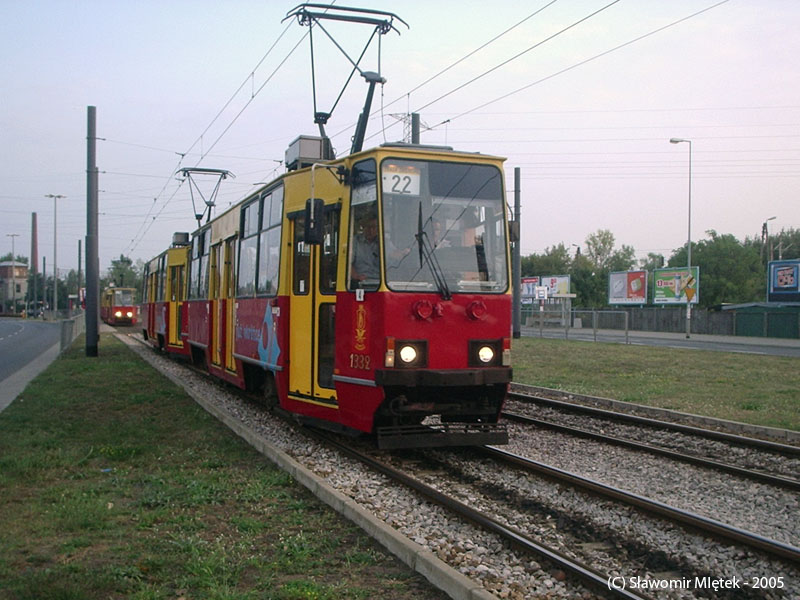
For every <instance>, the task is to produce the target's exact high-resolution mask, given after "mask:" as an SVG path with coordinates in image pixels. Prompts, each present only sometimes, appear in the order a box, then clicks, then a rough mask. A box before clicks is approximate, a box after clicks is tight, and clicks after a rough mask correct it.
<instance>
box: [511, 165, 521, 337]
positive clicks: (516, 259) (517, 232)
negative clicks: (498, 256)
mask: <svg viewBox="0 0 800 600" xmlns="http://www.w3.org/2000/svg"><path fill="white" fill-rule="evenodd" d="M520 180H521V177H520V169H519V167H514V238H515V239H514V253H513V254H512V255H511V298H512V304H513V315H512V317H513V318H512V334H511V335H512V337H513V338H515V339H518V338H519V337H520V335H522V332H521V330H522V298H521V297H520V296H521V294H522V290H521V289H520V282H521V281H522V262H521V260H522V258H521V256H520V238H521V237H522V235H521V229H522V227H521V225H520V220H519V213H520V193H521V192H520V189H519V187H520Z"/></svg>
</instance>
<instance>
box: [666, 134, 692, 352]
mask: <svg viewBox="0 0 800 600" xmlns="http://www.w3.org/2000/svg"><path fill="white" fill-rule="evenodd" d="M682 142H686V143H687V144H689V233H688V241H687V243H686V270H687V271H688V273H687V274H686V279H687V282H688V280H689V279H690V278H691V276H692V140H685V139H683V138H670V140H669V143H670V144H680V143H682ZM687 287H688V283H687ZM684 290H685V291H686V337H687V338H688V337H689V334H690V332H691V324H692V301H691V300H690V299H689V293H688V290H686V288H684ZM676 291H677V290H676Z"/></svg>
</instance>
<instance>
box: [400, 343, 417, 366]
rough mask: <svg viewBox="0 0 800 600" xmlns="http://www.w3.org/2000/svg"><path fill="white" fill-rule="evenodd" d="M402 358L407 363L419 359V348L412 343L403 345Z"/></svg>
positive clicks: (401, 349)
mask: <svg viewBox="0 0 800 600" xmlns="http://www.w3.org/2000/svg"><path fill="white" fill-rule="evenodd" d="M400 360H402V361H403V363H405V364H407V365H410V364H412V363H413V362H414V361H416V360H417V349H416V348H414V346H411V345H407V346H402V347H401V348H400Z"/></svg>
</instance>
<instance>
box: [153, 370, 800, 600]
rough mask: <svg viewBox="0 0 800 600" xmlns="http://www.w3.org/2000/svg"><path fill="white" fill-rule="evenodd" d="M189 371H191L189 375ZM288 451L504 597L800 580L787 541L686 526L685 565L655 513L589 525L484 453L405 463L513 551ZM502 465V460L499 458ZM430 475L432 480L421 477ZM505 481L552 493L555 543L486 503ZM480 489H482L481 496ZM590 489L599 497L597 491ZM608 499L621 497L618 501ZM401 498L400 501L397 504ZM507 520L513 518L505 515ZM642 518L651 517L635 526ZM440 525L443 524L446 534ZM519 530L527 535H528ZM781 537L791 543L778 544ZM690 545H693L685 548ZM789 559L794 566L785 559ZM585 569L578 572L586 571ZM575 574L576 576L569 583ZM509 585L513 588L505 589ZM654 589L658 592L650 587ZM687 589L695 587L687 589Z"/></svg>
mask: <svg viewBox="0 0 800 600" xmlns="http://www.w3.org/2000/svg"><path fill="white" fill-rule="evenodd" d="M166 362H167V363H171V366H172V367H179V365H178V364H176V363H174V362H173V361H166ZM192 377H196V376H195V375H192ZM202 379H203V380H204V383H205V382H206V381H207V378H205V377H204V378H202ZM208 384H209V386H210V387H214V386H211V382H210V381H208ZM220 394H222V395H229V394H230V390H226V391H224V392H219V393H218V392H214V393H213V395H214V396H215V397H216V396H218V395H220ZM218 401H219V400H216V399H215V400H214V402H218ZM223 402H224V403H225V404H226V406H227V408H226V410H228V411H230V412H231V413H233V414H236V415H237V416H238V417H237V418H241V420H242V422H243V423H246V424H247V426H248V427H254V428H256V429H270V430H271V429H272V428H273V427H274V423H273V421H275V419H272V418H271V417H269V416H268V415H266V414H265V413H264V411H261V410H259V409H258V408H257V407H255V406H252V405H242V403H241V398H239V399H238V400H233V401H231V402H230V403H228V402H227V401H223ZM265 435H268V436H269V438H270V439H271V440H278V439H280V440H282V439H283V438H284V436H286V437H293V435H294V434H291V435H290V434H285V433H279V434H275V433H269V434H265ZM280 443H281V445H283V444H284V443H283V441H281V442H280ZM348 445H349V444H348ZM285 451H287V452H289V453H290V454H291V455H293V456H295V457H296V459H297V460H300V461H302V462H303V463H305V464H307V466H308V468H310V469H312V470H314V471H315V472H316V473H318V474H319V475H320V476H322V477H324V478H326V479H327V480H328V481H329V482H330V484H331V485H334V486H335V487H337V489H341V490H342V491H343V493H345V494H346V495H348V496H350V497H352V498H353V499H354V500H356V501H357V502H359V503H361V504H363V505H364V506H366V507H368V508H369V510H370V511H372V512H374V513H375V514H376V515H379V516H380V517H381V518H383V519H384V520H386V521H387V522H388V523H390V524H391V525H392V526H393V527H395V528H397V529H398V530H399V531H403V532H404V533H405V535H406V536H408V537H409V538H410V539H415V541H417V543H421V544H423V546H428V548H429V549H430V551H431V552H434V553H435V554H436V555H437V556H439V557H440V558H442V560H447V561H448V562H451V561H452V562H451V564H452V565H453V566H454V568H458V569H460V570H461V571H462V572H463V573H465V574H469V575H470V576H471V577H476V576H477V580H479V581H480V580H481V579H482V578H484V579H485V578H487V577H488V579H486V581H488V582H489V583H488V584H487V589H490V590H492V591H495V590H498V589H505V590H511V591H510V592H506V593H508V594H509V595H507V597H510V598H525V597H531V596H530V594H531V592H529V591H527V590H529V589H537V591H536V592H535V593H534V595H537V594H542V590H541V588H529V587H527V586H530V585H534V584H532V583H530V580H531V579H532V578H533V577H536V579H537V582H541V581H542V580H543V579H544V580H549V579H553V580H554V581H555V587H554V588H547V589H546V590H545V591H548V590H549V591H552V592H554V593H556V590H557V589H561V588H562V587H563V586H565V585H569V586H570V587H569V588H568V589H571V590H573V591H572V592H569V591H568V592H566V595H564V594H565V592H564V591H563V590H562V591H559V592H558V593H556V595H554V596H553V597H578V596H580V595H581V594H583V593H584V592H577V591H576V589H577V590H580V589H593V590H595V591H594V592H593V594H597V595H601V596H603V597H606V596H612V595H613V596H615V597H629V598H631V597H633V598H635V597H647V595H646V591H645V593H640V592H641V590H638V591H637V590H631V589H629V590H628V591H627V593H623V594H618V592H619V591H622V592H624V591H625V590H614V589H609V582H610V581H612V580H614V581H617V580H619V578H620V577H623V576H626V575H627V574H630V573H641V574H643V576H644V577H645V578H663V577H678V575H676V573H681V574H682V575H680V577H683V578H689V577H691V576H692V575H691V574H692V573H695V574H697V575H696V576H698V577H711V576H713V575H715V574H723V575H730V574H733V573H735V574H739V575H742V576H743V577H744V576H748V575H753V576H755V575H758V574H760V575H764V574H770V573H781V574H783V573H785V572H787V569H789V571H788V572H790V573H794V575H792V577H793V578H794V579H795V580H796V579H800V577H798V572H797V569H796V563H797V558H796V549H793V548H789V549H788V551H787V550H786V549H784V550H785V552H784V554H783V555H781V556H782V557H781V558H758V557H760V556H766V553H767V552H768V550H767V549H765V547H764V546H762V547H761V548H760V549H758V550H754V551H752V553H751V551H749V550H746V549H742V544H743V543H745V542H743V541H737V542H736V543H735V544H732V543H727V542H723V543H720V542H713V541H711V540H708V539H705V536H704V535H702V534H700V535H697V534H696V533H686V534H683V535H687V536H689V537H690V538H691V539H692V541H690V542H682V541H679V542H677V547H678V548H686V550H685V551H686V553H687V554H689V555H691V557H692V558H691V559H690V558H687V559H686V563H687V564H683V562H682V561H683V559H682V558H681V553H682V552H683V550H678V551H677V552H676V551H674V550H666V549H665V550H661V549H660V548H659V545H660V544H662V543H664V544H665V545H666V543H665V542H664V537H662V536H668V535H671V534H670V532H669V531H668V529H669V527H667V528H666V529H665V530H662V529H661V527H662V525H651V524H649V523H650V519H651V518H652V517H649V516H647V517H633V518H625V520H624V521H623V522H622V524H621V525H620V524H618V523H617V522H615V521H613V519H611V520H610V521H609V522H610V523H611V524H606V525H598V526H597V527H596V528H593V527H594V526H592V525H591V521H592V520H593V519H595V517H594V516H587V514H580V512H575V510H578V509H575V508H573V507H572V506H568V507H563V506H561V504H560V503H561V502H562V500H563V499H564V497H565V496H570V497H571V496H572V495H573V492H571V491H570V492H567V488H568V487H569V488H570V489H571V488H572V486H571V485H569V486H568V485H567V484H566V483H563V482H562V483H555V484H552V483H549V484H547V485H545V484H543V483H538V482H539V477H538V476H537V477H536V478H535V480H533V481H530V482H528V476H527V475H516V476H515V475H505V476H504V477H503V479H502V480H498V481H496V480H495V478H494V472H495V471H497V470H498V467H497V463H496V461H495V459H491V461H490V462H486V461H489V459H478V460H476V459H475V457H474V454H471V456H472V458H467V459H466V460H465V461H462V465H463V466H461V467H457V468H456V467H454V466H452V465H449V464H445V467H444V469H443V470H442V469H437V468H436V463H437V462H441V461H445V460H446V459H448V458H447V457H451V456H453V455H455V454H460V453H456V452H454V451H439V452H438V453H437V452H435V451H432V454H428V453H427V452H426V456H424V457H423V458H422V459H420V460H418V461H417V462H416V466H415V465H414V464H412V466H411V469H412V472H414V475H415V477H414V479H417V477H416V476H417V475H419V476H420V477H419V479H422V480H423V481H422V482H421V483H422V484H424V485H427V486H428V487H429V488H431V489H432V490H433V492H431V493H432V494H433V495H437V494H439V495H444V496H456V497H457V499H459V500H457V501H458V502H460V504H461V505H462V507H463V508H464V514H463V515H462V516H461V517H460V518H462V519H466V520H467V521H469V522H471V523H477V522H481V521H483V524H485V525H486V526H487V527H491V528H494V529H497V530H498V531H499V530H502V529H507V530H508V537H507V538H505V539H509V540H510V541H508V542H507V543H508V544H511V545H513V547H514V548H515V549H516V550H515V551H514V552H512V551H511V550H503V549H502V548H501V547H500V546H497V545H496V542H491V541H487V540H486V539H484V538H481V537H480V535H481V534H477V533H469V532H468V531H466V530H467V529H468V528H467V527H466V526H465V525H461V526H459V525H457V524H454V522H453V521H452V520H453V519H454V517H447V516H445V514H443V513H434V512H432V511H431V509H430V508H428V507H427V506H426V505H425V504H420V501H419V500H413V499H406V500H397V498H399V497H403V496H404V495H409V494H411V495H412V496H413V495H416V494H420V493H421V492H420V491H415V492H414V493H413V494H412V493H411V492H408V491H406V492H402V491H399V490H397V489H395V488H396V486H397V485H401V484H395V485H392V484H389V483H388V482H387V481H385V480H381V479H380V476H378V475H373V474H370V473H368V471H369V472H371V469H372V468H371V467H370V468H369V469H368V471H360V470H359V469H358V468H357V467H355V466H349V461H348V459H346V458H343V457H341V454H340V451H339V450H335V451H334V450H322V449H320V447H318V444H316V443H310V442H308V441H290V442H286V444H285ZM334 452H335V454H334ZM405 454H406V453H403V452H399V453H392V454H386V453H384V454H383V455H382V456H384V457H386V456H388V457H389V458H391V459H392V460H394V459H395V458H397V459H398V460H400V459H402V458H403V457H404V456H405ZM437 457H438V458H437ZM441 457H445V458H441ZM364 468H366V467H364ZM462 469H464V470H467V471H469V470H470V469H471V470H472V471H471V475H470V474H468V478H469V477H472V478H473V479H474V480H475V481H476V482H481V483H480V486H479V487H480V489H478V490H476V491H474V492H463V491H462V492H459V491H456V493H455V494H453V493H451V491H452V490H449V489H448V488H450V487H453V488H454V489H457V488H458V486H459V484H457V483H447V482H446V481H445V477H444V475H443V474H442V473H446V474H448V475H449V474H450V473H451V472H455V471H459V470H462ZM401 470H402V469H401ZM503 470H507V469H506V468H505V467H503ZM431 478H432V479H433V481H429V480H428V479H431ZM542 479H550V480H552V479H553V477H552V474H550V475H548V476H547V477H544V478H542ZM426 480H427V481H426ZM508 481H511V482H515V481H520V482H522V483H526V482H527V483H530V485H531V489H536V490H539V489H540V488H541V489H544V488H549V489H550V491H549V492H547V493H548V494H550V495H551V497H552V498H553V499H554V500H553V502H555V503H556V504H554V505H552V506H554V507H555V509H554V511H553V513H552V516H548V515H544V516H541V519H540V520H543V522H544V523H545V528H549V531H550V533H551V534H552V536H554V537H553V539H555V540H556V542H555V543H552V540H551V539H550V538H547V537H545V538H544V539H543V541H537V539H538V535H537V534H535V533H533V529H531V528H529V527H528V526H527V522H528V517H527V516H518V517H509V516H508V513H510V510H509V509H507V508H502V507H501V508H498V507H494V508H491V503H492V502H495V500H497V499H500V498H509V497H513V496H516V495H518V494H521V493H522V492H517V491H515V490H513V489H512V488H510V487H508V485H509V484H508V483H507V482H508ZM405 486H406V483H403V484H402V485H401V487H403V488H404V487H405ZM482 498H483V499H482ZM486 498H488V500H487V499H486ZM595 498H597V497H596V496H595ZM582 502H583V505H584V506H585V507H588V509H587V510H589V511H600V510H603V511H605V510H606V509H605V508H604V507H602V505H603V504H604V503H606V502H607V501H605V500H599V499H595V500H591V499H589V500H584V501H582ZM614 502H616V503H617V504H618V501H614ZM487 503H488V504H487ZM612 504H613V502H612ZM398 506H400V507H401V508H399V509H398V508H397V507H398ZM409 506H410V507H411V508H410V509H409V508H408V507H409ZM484 508H489V510H484ZM614 510H617V511H621V512H625V511H627V510H633V509H626V508H617V509H614ZM448 511H449V509H448ZM481 512H488V513H489V514H488V515H484V516H483V517H481V516H480V515H479V514H478V513H481ZM520 515H525V513H524V511H523V512H522V513H520ZM509 519H510V520H511V523H509ZM663 519H664V517H660V518H659V519H654V520H653V523H657V522H658V521H659V520H660V521H662V522H663ZM516 520H519V521H520V523H521V524H520V525H519V526H518V527H515V526H514V525H515V524H516V523H514V521H516ZM640 520H641V521H643V522H646V523H648V524H646V525H642V524H641V523H640ZM448 522H449V523H450V524H449V525H448V524H447V523H448ZM568 522H575V523H576V524H577V525H576V526H575V527H576V530H578V532H580V531H583V535H582V536H581V535H578V537H570V538H569V539H568V540H567V541H566V542H559V541H558V540H559V538H560V537H562V536H566V535H570V536H571V535H572V534H571V533H566V532H567V530H570V529H571V526H568V524H567V523H568ZM547 523H549V525H547ZM429 527H432V528H433V529H434V531H428V528H429ZM603 527H606V529H603ZM631 527H633V528H636V527H639V528H640V529H642V528H644V529H646V530H647V529H651V530H652V531H648V535H650V537H651V540H650V541H649V542H647V541H642V539H639V540H638V541H628V540H627V535H628V533H627V529H629V528H631ZM682 527H685V526H682ZM695 527H696V526H695V525H691V526H690V530H691V531H695ZM587 528H588V529H587ZM443 530H444V531H445V533H443ZM587 531H588V533H587ZM483 535H489V534H483ZM498 535H501V534H500V533H498V532H494V531H493V533H492V534H491V536H498ZM576 535H577V534H576ZM450 536H453V538H452V540H453V541H450V539H451V537H450ZM762 537H763V536H762ZM465 538H466V541H465ZM525 538H530V539H528V540H525ZM534 538H537V539H534ZM632 539H633V538H632ZM576 540H577V541H576ZM522 544H526V545H529V546H530V547H531V548H532V549H531V550H525V551H522V550H520V547H521V545H522ZM669 545H670V546H672V547H676V542H674V541H673V542H670V544H669ZM475 546H477V547H478V548H485V549H488V550H484V551H482V552H485V554H480V555H479V556H477V557H475V558H474V559H471V563H468V562H465V561H464V560H463V559H464V555H465V554H466V555H471V554H472V553H474V552H477V551H475V550H472V548H474V547H475ZM537 546H538V548H537ZM617 546H621V547H623V548H624V550H625V552H626V554H624V555H623V557H622V558H620V559H619V560H618V561H617V559H614V558H613V557H614V556H616V554H617V551H618V549H617ZM784 546H790V545H788V544H784ZM533 548H537V551H536V554H534V556H535V558H534V560H533V561H532V560H531V559H530V558H529V559H528V562H527V563H526V561H525V559H524V558H517V556H518V555H519V553H520V552H524V553H525V554H528V553H529V552H534V550H533ZM574 548H579V550H580V552H577V553H576V552H573V549H574ZM690 548H691V550H689V549H690ZM698 548H699V549H698ZM737 548H739V549H737ZM576 554H577V555H576ZM562 555H563V556H562ZM528 556H530V554H528ZM707 556H712V557H713V558H712V559H709V560H712V562H711V563H710V564H708V563H706V562H705V561H706V557H707ZM544 557H547V558H544ZM562 558H566V560H567V561H571V562H572V563H573V566H567V564H563V565H562V564H561V563H560V562H556V561H559V560H561V559H562ZM535 561H540V562H541V563H543V564H548V565H553V566H550V567H547V568H545V569H544V573H541V571H537V573H538V574H537V575H535V576H534V575H532V574H531V571H530V570H529V569H530V568H531V567H530V565H535V564H536V562H535ZM608 561H610V562H608ZM615 561H617V562H615ZM470 564H471V566H470ZM484 565H487V566H488V569H489V570H488V571H483V570H481V569H484ZM492 565H496V566H492ZM508 565H512V566H513V572H512V571H509V568H508ZM514 565H516V566H514ZM754 565H755V566H754ZM787 565H791V566H789V567H787ZM537 569H538V567H537ZM554 571H555V572H558V571H564V573H565V574H566V575H565V578H566V581H563V580H562V579H561V578H558V577H554V576H553V572H554ZM584 572H585V575H584V574H583V573H584ZM584 577H586V579H584ZM604 577H605V579H604ZM573 581H574V583H571V582H573ZM585 582H590V583H585ZM508 585H511V586H512V587H510V588H509V587H508ZM575 586H577V587H575ZM612 587H613V586H612ZM792 589H793V590H794V591H796V589H797V588H796V587H792ZM746 592H747V593H746V594H745V595H744V596H742V595H737V596H732V595H731V596H728V597H731V598H733V597H753V598H757V597H762V596H760V595H758V594H755V593H751V591H750V590H746ZM792 593H793V592H792ZM589 594H590V596H591V597H594V596H592V592H590V593H589ZM783 594H784V592H779V593H777V594H776V595H773V596H768V597H775V598H783V597H787V598H788V597H792V595H791V594H790V595H783ZM700 596H703V594H700ZM587 597H589V596H587ZM654 597H663V596H661V595H659V594H654ZM670 597H671V596H670ZM685 597H695V596H694V595H693V594H690V593H688V594H687V595H686V596H685Z"/></svg>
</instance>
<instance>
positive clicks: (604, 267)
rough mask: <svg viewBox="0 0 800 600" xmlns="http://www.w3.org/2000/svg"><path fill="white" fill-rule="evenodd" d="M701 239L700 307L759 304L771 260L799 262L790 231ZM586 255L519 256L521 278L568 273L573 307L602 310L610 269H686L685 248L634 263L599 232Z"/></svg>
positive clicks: (798, 243) (561, 250)
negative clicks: (666, 255)
mask: <svg viewBox="0 0 800 600" xmlns="http://www.w3.org/2000/svg"><path fill="white" fill-rule="evenodd" d="M706 236H707V238H706V239H702V240H700V241H698V242H692V266H699V267H700V306H701V307H705V308H708V307H710V306H717V305H720V304H741V303H746V302H763V301H764V300H765V299H766V289H767V263H768V262H769V261H770V260H771V259H776V260H777V259H778V258H783V259H795V258H800V230H798V229H794V228H790V229H788V230H787V229H785V230H783V231H781V232H780V233H778V234H775V235H770V236H769V237H766V236H764V237H762V236H756V237H753V238H750V237H747V238H745V240H744V241H740V240H738V239H736V237H735V236H733V235H731V234H719V233H717V232H716V231H714V230H709V231H706ZM584 246H585V252H581V249H580V248H579V249H578V252H577V253H576V254H575V256H570V253H569V248H568V247H567V246H565V245H564V243H563V242H562V243H560V244H558V245H555V246H552V247H550V248H546V249H545V251H544V252H543V253H542V254H535V253H534V254H530V255H528V256H523V257H521V271H522V276H523V277H536V276H548V275H569V276H570V279H571V283H572V293H574V294H575V295H576V298H575V300H574V301H573V306H575V307H580V308H602V307H605V306H608V275H609V273H612V272H614V271H629V270H632V269H642V270H646V271H649V272H650V273H651V274H652V271H653V270H654V269H659V268H662V267H685V266H686V245H684V246H683V247H681V248H677V249H676V250H674V251H673V252H672V254H671V255H670V257H669V258H668V259H665V257H664V256H663V255H662V254H656V253H648V255H647V257H646V258H644V259H639V260H636V258H635V250H634V248H633V247H632V246H626V245H624V244H623V245H622V247H621V248H617V247H616V241H615V239H614V234H613V233H612V232H611V231H609V230H607V229H600V230H598V231H597V232H595V233H592V234H590V235H589V236H587V238H586V241H585V243H584Z"/></svg>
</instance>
